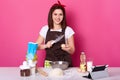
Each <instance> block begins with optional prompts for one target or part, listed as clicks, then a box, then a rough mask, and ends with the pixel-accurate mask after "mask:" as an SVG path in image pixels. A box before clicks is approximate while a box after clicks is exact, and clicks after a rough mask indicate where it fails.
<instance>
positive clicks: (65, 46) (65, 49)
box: [61, 44, 71, 52]
mask: <svg viewBox="0 0 120 80" xmlns="http://www.w3.org/2000/svg"><path fill="white" fill-rule="evenodd" d="M61 48H62V50H64V51H67V52H69V51H70V49H71V47H70V46H69V45H68V44H61Z"/></svg>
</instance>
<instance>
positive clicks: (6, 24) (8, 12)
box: [0, 0, 120, 67]
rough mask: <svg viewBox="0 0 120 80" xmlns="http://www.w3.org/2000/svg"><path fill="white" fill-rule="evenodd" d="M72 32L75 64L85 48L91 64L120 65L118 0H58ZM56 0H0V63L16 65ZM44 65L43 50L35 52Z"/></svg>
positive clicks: (44, 22)
mask: <svg viewBox="0 0 120 80" xmlns="http://www.w3.org/2000/svg"><path fill="white" fill-rule="evenodd" d="M60 1H61V2H62V3H63V4H65V5H66V7H65V8H66V13H67V22H68V24H69V26H71V27H72V28H73V29H74V31H75V32H76V33H75V47H76V51H75V54H74V55H73V56H72V59H73V64H74V66H79V63H80V59H79V55H80V52H81V51H84V52H85V53H86V55H87V58H91V59H92V60H93V61H94V65H100V64H109V65H110V66H119V67H120V62H119V61H120V57H119V56H120V5H119V4H120V0H60ZM55 2H57V0H0V66H19V65H21V64H22V61H23V60H25V54H26V51H27V43H28V42H29V41H36V39H37V37H38V33H39V30H40V29H41V27H42V26H43V25H45V24H47V15H48V11H49V8H50V7H51V5H52V4H53V3H55ZM37 54H38V58H39V59H38V65H39V66H43V60H44V56H45V53H44V50H42V51H38V52H37Z"/></svg>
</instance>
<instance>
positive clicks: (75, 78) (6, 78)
mask: <svg viewBox="0 0 120 80" xmlns="http://www.w3.org/2000/svg"><path fill="white" fill-rule="evenodd" d="M42 69H43V70H44V71H46V72H48V73H49V71H50V70H51V69H50V68H42ZM64 72H65V75H64V76H62V77H57V78H55V77H54V78H53V77H44V76H42V75H40V74H38V73H37V74H35V75H31V76H29V77H21V76H20V69H19V68H18V67H0V80H89V79H87V78H83V77H82V76H85V75H87V74H88V73H81V72H78V68H77V67H73V68H69V69H67V70H64ZM108 73H109V77H107V78H102V79H97V80H120V67H109V68H108Z"/></svg>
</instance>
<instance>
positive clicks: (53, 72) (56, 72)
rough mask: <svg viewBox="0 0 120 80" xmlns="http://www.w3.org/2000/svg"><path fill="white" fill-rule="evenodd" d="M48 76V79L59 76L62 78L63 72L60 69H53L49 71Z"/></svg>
mask: <svg viewBox="0 0 120 80" xmlns="http://www.w3.org/2000/svg"><path fill="white" fill-rule="evenodd" d="M49 76H50V77H59V76H63V70H62V69H60V68H54V69H53V70H51V71H50V72H49Z"/></svg>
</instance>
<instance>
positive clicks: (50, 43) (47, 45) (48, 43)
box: [45, 40, 53, 48]
mask: <svg viewBox="0 0 120 80" xmlns="http://www.w3.org/2000/svg"><path fill="white" fill-rule="evenodd" d="M52 42H53V40H51V41H48V42H47V43H46V44H45V48H50V47H52Z"/></svg>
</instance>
